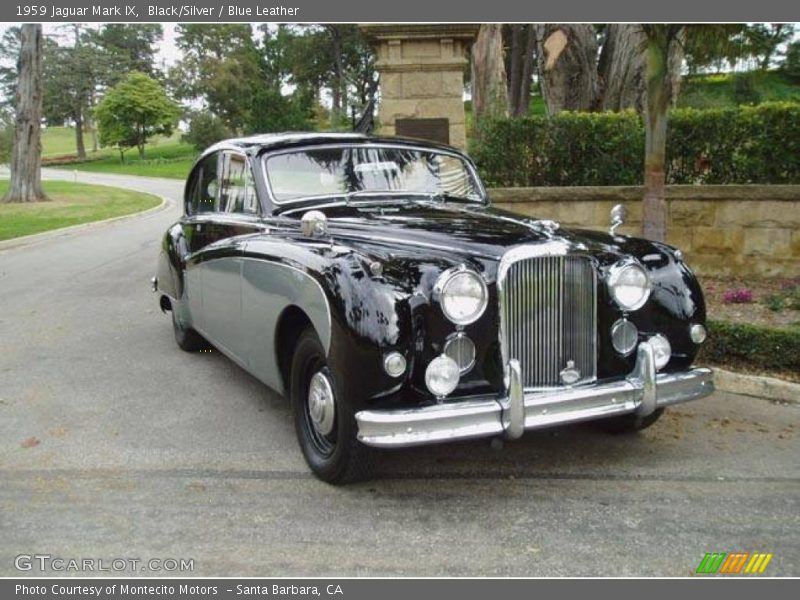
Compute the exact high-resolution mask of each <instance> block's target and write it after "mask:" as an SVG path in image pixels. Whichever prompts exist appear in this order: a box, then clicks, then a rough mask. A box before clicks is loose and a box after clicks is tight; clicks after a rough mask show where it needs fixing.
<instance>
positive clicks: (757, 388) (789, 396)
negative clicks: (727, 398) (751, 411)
mask: <svg viewBox="0 0 800 600" xmlns="http://www.w3.org/2000/svg"><path fill="white" fill-rule="evenodd" d="M712 369H713V370H714V386H715V387H716V389H717V390H718V391H721V392H730V393H732V394H740V395H742V396H754V397H756V398H763V399H765V400H773V401H777V402H785V403H787V404H800V383H793V382H791V381H784V380H783V379H776V378H775V377H764V376H760V375H745V374H743V373H734V372H733V371H726V370H725V369H720V368H718V367H712Z"/></svg>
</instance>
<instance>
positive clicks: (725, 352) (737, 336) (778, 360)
mask: <svg viewBox="0 0 800 600" xmlns="http://www.w3.org/2000/svg"><path fill="white" fill-rule="evenodd" d="M707 325H708V340H707V341H706V342H705V344H703V348H702V350H701V353H700V359H701V360H706V361H708V362H711V363H715V364H719V365H728V364H730V365H731V366H733V367H736V366H745V367H750V368H754V369H759V370H763V371H789V372H793V373H797V374H800V328H798V327H787V328H785V329H772V328H768V327H759V326H756V325H749V324H745V323H730V322H727V321H709V322H708V324H707Z"/></svg>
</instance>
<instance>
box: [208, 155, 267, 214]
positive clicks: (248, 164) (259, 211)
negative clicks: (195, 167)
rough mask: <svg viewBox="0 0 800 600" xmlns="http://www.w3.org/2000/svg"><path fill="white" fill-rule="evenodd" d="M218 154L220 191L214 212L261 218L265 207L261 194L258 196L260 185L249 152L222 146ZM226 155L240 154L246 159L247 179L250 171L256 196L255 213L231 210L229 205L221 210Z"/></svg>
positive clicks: (246, 179)
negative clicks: (228, 208) (262, 204)
mask: <svg viewBox="0 0 800 600" xmlns="http://www.w3.org/2000/svg"><path fill="white" fill-rule="evenodd" d="M216 154H218V161H217V165H218V166H217V186H218V193H217V202H216V205H217V210H216V211H214V214H217V215H226V216H235V217H248V218H256V219H260V218H261V217H262V216H263V207H262V206H261V200H260V199H259V196H258V186H257V185H256V175H255V171H254V169H253V165H252V163H251V161H250V157H249V156H248V154H247V153H246V152H243V151H241V150H238V149H235V148H222V149H221V150H219V151H217V153H216ZM225 155H236V156H240V157H242V158H243V159H244V165H245V167H244V168H245V181H248V177H247V174H248V173H249V175H250V176H249V183H250V185H251V187H252V190H253V195H254V197H255V206H256V212H254V213H252V212H244V211H242V212H231V211H228V210H227V206H226V207H225V209H223V210H220V206H219V201H220V198H221V194H222V185H223V184H222V179H221V176H222V171H223V169H224V166H223V165H224V163H223V161H224V160H225Z"/></svg>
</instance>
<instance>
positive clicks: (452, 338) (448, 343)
mask: <svg viewBox="0 0 800 600" xmlns="http://www.w3.org/2000/svg"><path fill="white" fill-rule="evenodd" d="M465 340H466V343H467V344H468V345H469V347H470V349H471V356H470V360H469V362H468V363H466V364H464V365H463V366H462V361H461V360H459V359H463V358H464V357H463V356H461V354H460V353H458V352H456V354H457V356H450V352H449V349H451V348H452V347H453V344H456V343H464V341H465ZM443 352H444V353H445V354H446V355H447V356H450V358H452V359H453V360H454V361H456V363H457V364H458V368H459V369H461V374H462V375H464V374H465V373H469V372H470V371H471V370H472V367H474V366H475V357H476V349H475V342H473V341H472V339H470V337H469V336H468V335H467V334H466V333H464V332H463V331H456V332H455V333H451V334H450V335H449V336H447V339H446V340H445V342H444V350H443Z"/></svg>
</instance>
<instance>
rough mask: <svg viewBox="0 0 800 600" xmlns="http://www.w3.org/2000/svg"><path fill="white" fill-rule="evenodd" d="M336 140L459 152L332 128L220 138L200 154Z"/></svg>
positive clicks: (432, 144)
mask: <svg viewBox="0 0 800 600" xmlns="http://www.w3.org/2000/svg"><path fill="white" fill-rule="evenodd" d="M337 143H349V144H352V143H364V144H370V143H371V144H376V143H383V144H403V145H410V146H422V147H425V148H431V149H438V150H445V151H448V152H456V153H458V154H462V153H461V151H460V150H458V149H457V148H453V147H451V146H447V145H444V144H439V143H436V142H431V141H429V140H421V139H414V138H407V137H395V136H373V135H366V134H363V133H333V132H299V131H287V132H283V133H263V134H258V135H251V136H247V137H238V138H231V139H227V140H223V141H221V142H218V143H217V144H214V145H213V146H211V147H210V148H208V149H206V150H205V151H204V152H203V153H202V155H201V157H200V158H202V157H204V156H206V155H207V154H210V153H212V152H216V151H218V150H225V149H228V150H230V149H239V150H241V151H244V152H247V153H249V154H259V153H261V152H263V151H268V150H277V149H281V148H291V147H295V146H317V145H323V144H337Z"/></svg>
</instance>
